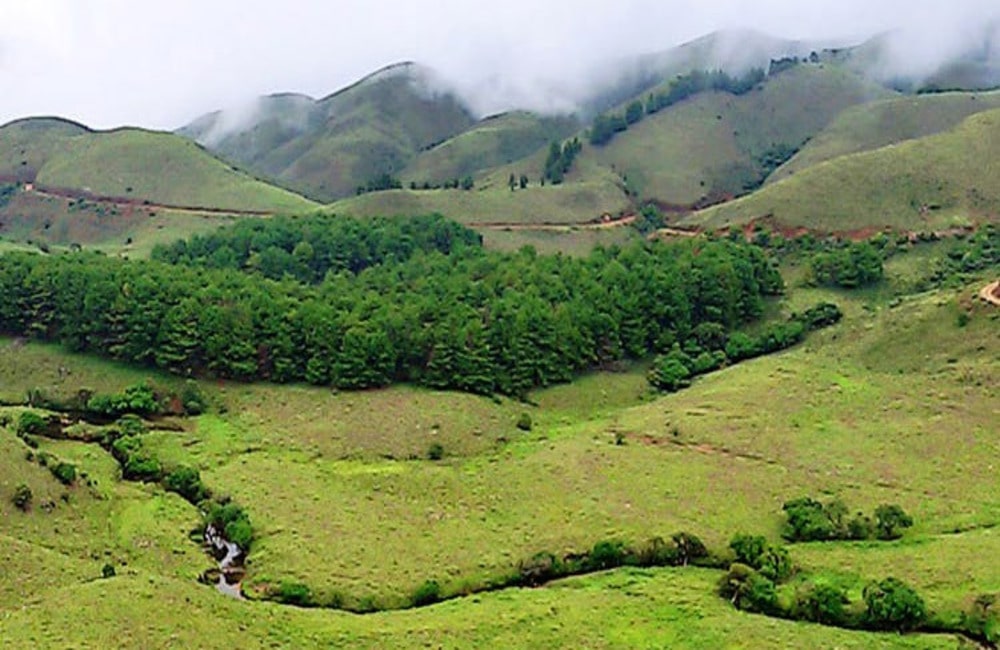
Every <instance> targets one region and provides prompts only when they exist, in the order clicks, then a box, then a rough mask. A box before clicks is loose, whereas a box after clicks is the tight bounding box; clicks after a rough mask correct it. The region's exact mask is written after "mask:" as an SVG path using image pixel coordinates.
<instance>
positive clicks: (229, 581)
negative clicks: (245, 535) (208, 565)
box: [202, 525, 246, 600]
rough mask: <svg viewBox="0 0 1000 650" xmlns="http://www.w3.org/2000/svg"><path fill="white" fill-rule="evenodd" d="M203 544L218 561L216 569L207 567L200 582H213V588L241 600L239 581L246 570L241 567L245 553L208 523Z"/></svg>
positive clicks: (241, 593)
mask: <svg viewBox="0 0 1000 650" xmlns="http://www.w3.org/2000/svg"><path fill="white" fill-rule="evenodd" d="M205 544H206V545H207V546H208V549H209V551H210V552H211V553H212V557H214V558H215V559H216V560H218V561H219V568H218V569H209V570H208V571H206V572H205V573H203V574H202V582H207V583H209V584H211V583H212V582H214V583H215V588H216V589H218V590H219V592H220V593H222V594H224V595H226V596H229V597H230V598H235V599H237V600H243V592H242V590H241V588H240V583H241V582H242V581H243V576H244V575H245V573H246V571H245V570H244V568H243V561H244V559H246V554H245V553H244V552H243V549H241V548H240V547H239V546H237V545H236V544H234V543H233V542H230V541H229V540H227V539H226V538H225V537H224V536H223V534H222V531H220V530H219V529H217V528H216V527H215V526H212V525H209V526H208V528H206V529H205Z"/></svg>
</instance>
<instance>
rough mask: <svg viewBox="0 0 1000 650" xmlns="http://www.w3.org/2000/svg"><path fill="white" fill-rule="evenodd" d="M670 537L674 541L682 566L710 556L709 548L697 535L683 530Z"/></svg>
mask: <svg viewBox="0 0 1000 650" xmlns="http://www.w3.org/2000/svg"><path fill="white" fill-rule="evenodd" d="M670 539H671V540H672V541H673V542H674V547H675V548H676V552H677V560H678V564H679V565H681V566H687V565H688V564H690V563H691V562H695V561H697V560H701V559H703V558H706V557H708V548H706V547H705V544H704V543H703V542H702V541H701V540H700V539H699V538H698V537H697V536H696V535H692V534H691V533H683V532H682V533H676V534H674V535H673V537H671V538H670Z"/></svg>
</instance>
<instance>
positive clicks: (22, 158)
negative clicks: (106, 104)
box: [0, 117, 91, 182]
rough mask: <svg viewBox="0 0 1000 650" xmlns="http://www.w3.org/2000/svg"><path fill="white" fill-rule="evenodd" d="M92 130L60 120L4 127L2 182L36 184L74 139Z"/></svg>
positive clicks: (0, 130) (0, 149)
mask: <svg viewBox="0 0 1000 650" xmlns="http://www.w3.org/2000/svg"><path fill="white" fill-rule="evenodd" d="M88 133H91V131H90V129H88V128H87V127H85V126H83V125H82V124H77V123H75V122H70V121H69V120H63V119H61V118H56V117H36V118H27V119H24V120H17V121H16V122H11V123H9V124H6V125H4V126H0V179H3V180H5V181H16V182H27V181H32V180H34V178H35V175H36V174H38V170H39V169H41V168H42V166H43V165H45V163H46V162H47V161H48V160H49V158H51V157H52V156H53V155H55V154H56V153H58V152H60V151H61V150H62V149H63V148H64V146H65V144H66V142H67V141H68V140H69V139H70V138H73V137H76V136H83V135H87V134H88Z"/></svg>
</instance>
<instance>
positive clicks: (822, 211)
mask: <svg viewBox="0 0 1000 650" xmlns="http://www.w3.org/2000/svg"><path fill="white" fill-rule="evenodd" d="M998 151H1000V111H990V112H986V113H981V114H979V115H974V116H972V117H970V118H968V119H967V120H966V121H965V122H963V123H962V124H961V125H960V126H959V127H957V128H956V129H954V130H952V131H949V132H947V133H942V134H939V135H935V136H930V137H927V138H921V139H919V140H912V141H909V142H904V143H902V144H898V145H893V146H889V147H884V148H882V149H878V150H876V151H872V152H865V153H860V154H854V155H849V156H842V157H840V158H836V159H834V160H831V161H828V162H825V163H821V164H819V165H816V166H814V167H811V168H809V169H806V170H803V171H802V172H800V173H798V174H796V175H795V176H793V177H791V178H788V179H786V180H784V181H781V182H779V183H775V184H774V185H770V186H768V187H765V188H764V189H762V190H760V191H758V192H756V193H754V194H752V195H750V196H747V197H744V198H742V199H738V200H736V201H734V202H732V203H729V204H725V205H721V206H717V207H714V208H710V209H708V210H704V211H702V212H699V213H697V214H695V215H693V216H691V217H689V218H688V219H687V220H686V221H687V223H689V224H691V225H701V226H707V227H722V226H724V225H726V224H731V223H746V222H748V221H750V220H752V219H756V218H761V217H765V216H770V217H773V218H774V219H775V220H776V221H777V222H779V223H781V224H783V225H786V226H806V227H810V228H816V229H822V230H832V231H842V230H851V229H856V228H864V227H869V226H891V227H894V228H901V229H907V230H922V229H928V230H929V229H935V228H943V227H948V226H953V225H959V224H963V223H967V222H968V221H970V220H975V219H979V218H983V217H993V216H995V215H997V214H998V213H1000V187H998V186H997V184H996V175H997V169H996V163H995V161H996V159H997V153H998Z"/></svg>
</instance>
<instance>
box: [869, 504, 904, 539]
mask: <svg viewBox="0 0 1000 650" xmlns="http://www.w3.org/2000/svg"><path fill="white" fill-rule="evenodd" d="M911 526H913V518H912V517H910V516H909V515H908V514H906V511H904V510H903V509H902V508H901V507H899V506H898V505H896V504H891V505H881V506H879V507H878V508H876V509H875V530H876V531H877V533H878V538H879V539H884V540H892V539H899V538H900V537H902V536H903V532H902V531H903V529H905V528H909V527H911Z"/></svg>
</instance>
